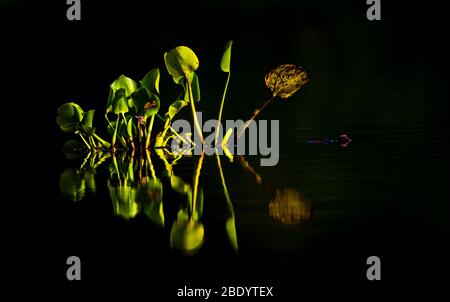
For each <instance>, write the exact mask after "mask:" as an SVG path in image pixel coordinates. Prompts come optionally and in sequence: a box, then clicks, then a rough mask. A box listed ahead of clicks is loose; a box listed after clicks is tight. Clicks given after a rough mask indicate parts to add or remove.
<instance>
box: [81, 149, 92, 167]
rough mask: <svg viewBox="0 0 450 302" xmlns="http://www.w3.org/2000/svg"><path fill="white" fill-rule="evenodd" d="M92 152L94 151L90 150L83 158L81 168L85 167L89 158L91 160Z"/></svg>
mask: <svg viewBox="0 0 450 302" xmlns="http://www.w3.org/2000/svg"><path fill="white" fill-rule="evenodd" d="M91 154H92V152H91V151H89V153H88V155H86V157H85V158H84V159H83V163H82V164H81V166H80V170H81V169H83V168H84V166H85V165H86V163H87V162H88V160H89V157H91Z"/></svg>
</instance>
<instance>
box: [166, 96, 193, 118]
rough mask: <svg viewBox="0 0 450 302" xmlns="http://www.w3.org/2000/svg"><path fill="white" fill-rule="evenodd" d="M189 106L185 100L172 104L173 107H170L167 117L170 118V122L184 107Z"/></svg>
mask: <svg viewBox="0 0 450 302" xmlns="http://www.w3.org/2000/svg"><path fill="white" fill-rule="evenodd" d="M187 104H188V102H186V101H184V100H178V101H175V102H173V103H172V105H170V106H169V110H168V111H167V113H166V116H168V117H169V119H170V120H172V119H173V118H174V116H175V115H176V114H177V113H178V112H180V110H181V109H183V107H185V106H186V105H187Z"/></svg>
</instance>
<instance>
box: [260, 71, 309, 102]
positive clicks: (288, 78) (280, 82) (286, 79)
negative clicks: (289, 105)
mask: <svg viewBox="0 0 450 302" xmlns="http://www.w3.org/2000/svg"><path fill="white" fill-rule="evenodd" d="M265 82H266V86H267V88H269V89H270V91H271V92H272V94H273V96H274V97H276V96H279V97H280V98H282V99H286V98H288V97H290V96H292V95H293V94H294V93H295V92H296V91H297V90H299V89H300V87H302V86H303V85H304V84H306V83H307V82H308V74H307V73H306V71H305V70H304V69H303V68H302V67H297V66H295V65H292V64H283V65H280V66H278V67H275V68H274V69H272V70H271V71H270V72H269V73H267V74H266V76H265Z"/></svg>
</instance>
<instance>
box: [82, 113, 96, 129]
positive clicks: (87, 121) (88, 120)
mask: <svg viewBox="0 0 450 302" xmlns="http://www.w3.org/2000/svg"><path fill="white" fill-rule="evenodd" d="M94 113H95V110H89V111H87V112H86V113H85V114H84V116H83V121H82V123H83V125H85V126H88V127H91V128H92V121H93V120H94Z"/></svg>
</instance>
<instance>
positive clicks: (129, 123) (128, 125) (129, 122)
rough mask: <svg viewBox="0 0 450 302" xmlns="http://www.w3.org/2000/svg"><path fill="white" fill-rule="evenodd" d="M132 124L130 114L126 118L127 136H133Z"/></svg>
mask: <svg viewBox="0 0 450 302" xmlns="http://www.w3.org/2000/svg"><path fill="white" fill-rule="evenodd" d="M133 126H134V124H133V117H132V116H131V117H130V118H129V119H128V122H127V134H128V137H133Z"/></svg>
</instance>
